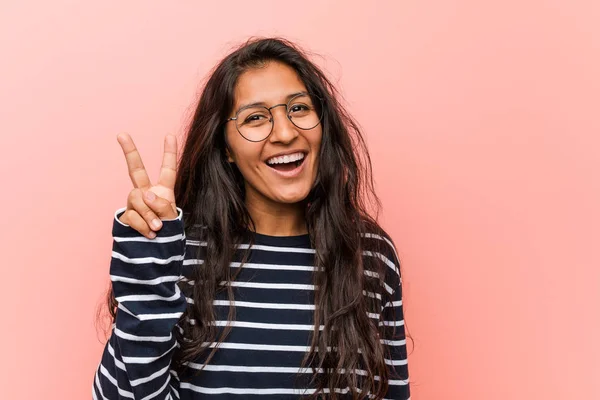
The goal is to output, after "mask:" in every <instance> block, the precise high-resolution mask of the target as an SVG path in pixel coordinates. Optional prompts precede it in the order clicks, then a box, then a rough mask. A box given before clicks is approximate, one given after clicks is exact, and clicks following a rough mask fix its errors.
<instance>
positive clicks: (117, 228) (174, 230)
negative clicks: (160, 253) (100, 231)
mask: <svg viewBox="0 0 600 400" xmlns="http://www.w3.org/2000/svg"><path fill="white" fill-rule="evenodd" d="M125 210H127V207H122V208H119V209H118V210H117V211H115V215H114V220H113V229H112V234H113V236H125V237H132V236H140V235H141V233H139V232H138V231H136V230H135V229H133V228H132V227H131V226H129V225H127V224H124V223H123V222H121V221H120V220H119V217H120V216H121V215H123V213H124V212H125ZM161 222H162V228H161V229H159V230H158V231H156V237H164V236H171V235H176V234H181V233H183V210H182V209H181V208H179V207H177V217H176V218H174V219H163V220H161Z"/></svg>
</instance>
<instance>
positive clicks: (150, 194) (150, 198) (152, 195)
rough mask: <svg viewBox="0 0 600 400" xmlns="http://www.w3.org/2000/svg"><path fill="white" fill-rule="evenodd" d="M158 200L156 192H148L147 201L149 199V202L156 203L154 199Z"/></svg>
mask: <svg viewBox="0 0 600 400" xmlns="http://www.w3.org/2000/svg"><path fill="white" fill-rule="evenodd" d="M155 198H156V195H155V194H154V192H152V191H150V190H148V191H147V192H146V199H148V201H154V199H155Z"/></svg>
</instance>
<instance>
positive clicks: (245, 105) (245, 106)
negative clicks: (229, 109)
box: [235, 91, 308, 114]
mask: <svg viewBox="0 0 600 400" xmlns="http://www.w3.org/2000/svg"><path fill="white" fill-rule="evenodd" d="M299 94H308V92H306V91H301V92H296V93H291V94H288V95H287V96H286V97H285V102H286V103H287V102H288V101H290V99H291V98H292V97H294V96H298V95H299ZM257 106H261V107H267V103H265V102H264V101H257V102H254V103H248V104H242V105H241V106H240V107H238V109H237V110H235V114H237V113H238V112H239V111H240V110H241V109H242V108H247V107H257Z"/></svg>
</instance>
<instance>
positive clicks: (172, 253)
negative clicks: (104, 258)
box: [93, 208, 186, 400]
mask: <svg viewBox="0 0 600 400" xmlns="http://www.w3.org/2000/svg"><path fill="white" fill-rule="evenodd" d="M124 210H125V209H124V208H123V209H120V210H117V212H116V213H115V220H114V222H113V230H112V234H113V252H112V259H111V263H110V278H111V282H112V288H113V292H114V294H115V297H116V300H117V302H118V303H119V305H118V309H117V314H116V318H115V323H114V325H113V329H112V332H111V336H110V338H109V341H108V343H107V344H106V347H105V349H104V353H103V355H102V361H101V363H100V365H99V367H98V370H97V371H96V375H95V377H94V385H93V397H94V399H111V400H112V399H125V398H128V399H148V400H150V399H160V400H164V399H178V398H179V394H178V393H177V383H178V382H177V381H176V380H175V379H174V378H173V377H172V376H171V374H170V372H169V370H170V365H171V359H172V356H173V352H174V350H175V348H176V346H177V343H176V339H175V336H174V334H173V329H174V327H175V324H176V323H177V321H178V320H179V318H180V317H181V315H182V314H183V312H184V311H185V308H186V300H185V297H184V295H183V294H182V293H181V292H180V290H179V287H178V286H177V281H178V280H179V278H180V274H181V267H182V264H183V259H184V257H185V234H184V229H183V221H182V211H181V209H179V208H178V209H177V210H178V212H179V216H178V217H177V218H176V219H174V220H163V221H162V222H163V227H162V229H160V230H159V231H158V232H157V237H156V238H155V239H148V238H145V237H144V236H143V235H141V234H140V233H138V232H137V231H135V230H134V229H133V228H131V227H130V226H129V225H125V224H123V223H122V222H121V221H119V219H118V217H119V216H120V214H121V213H122V212H123V211H124Z"/></svg>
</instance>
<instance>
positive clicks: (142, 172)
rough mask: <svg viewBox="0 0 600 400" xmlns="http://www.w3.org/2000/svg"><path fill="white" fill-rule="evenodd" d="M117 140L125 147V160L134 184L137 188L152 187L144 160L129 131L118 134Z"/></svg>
mask: <svg viewBox="0 0 600 400" xmlns="http://www.w3.org/2000/svg"><path fill="white" fill-rule="evenodd" d="M117 141H118V142H119V144H120V145H121V148H122V149H123V154H125V160H126V161H127V169H128V170H129V177H130V178H131V182H132V183H133V186H135V187H136V188H146V187H150V185H151V183H150V178H149V177H148V173H147V172H146V168H145V167H144V163H143V162H142V157H141V156H140V153H139V152H138V150H137V148H136V147H135V144H134V143H133V139H132V138H131V136H129V135H128V134H127V133H121V134H119V135H117Z"/></svg>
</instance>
